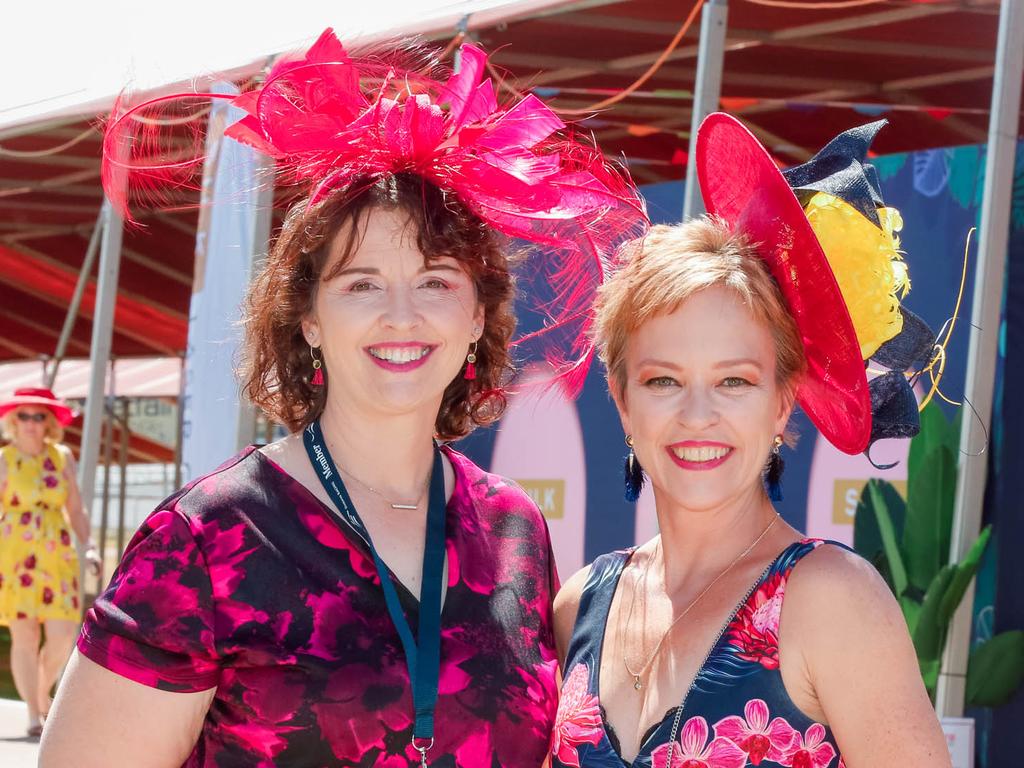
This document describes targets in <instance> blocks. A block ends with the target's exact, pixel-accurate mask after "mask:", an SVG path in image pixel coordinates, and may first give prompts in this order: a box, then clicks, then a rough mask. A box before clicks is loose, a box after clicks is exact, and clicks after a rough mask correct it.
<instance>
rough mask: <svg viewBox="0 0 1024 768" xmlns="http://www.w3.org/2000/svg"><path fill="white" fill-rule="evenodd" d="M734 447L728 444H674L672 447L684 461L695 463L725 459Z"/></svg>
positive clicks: (676, 455) (677, 456) (676, 454)
mask: <svg viewBox="0 0 1024 768" xmlns="http://www.w3.org/2000/svg"><path fill="white" fill-rule="evenodd" d="M731 450H732V448H729V447H727V446H724V445H723V446H710V445H701V446H681V445H674V446H672V447H671V451H672V453H674V454H675V457H676V458H677V459H682V460H683V461H688V462H692V463H694V464H698V463H703V462H706V461H718V460H719V459H724V458H725V457H726V456H728V455H729V452H730V451H731Z"/></svg>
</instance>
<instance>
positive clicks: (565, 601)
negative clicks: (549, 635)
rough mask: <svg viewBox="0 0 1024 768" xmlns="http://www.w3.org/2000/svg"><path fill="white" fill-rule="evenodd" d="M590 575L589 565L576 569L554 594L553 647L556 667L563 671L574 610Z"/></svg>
mask: <svg viewBox="0 0 1024 768" xmlns="http://www.w3.org/2000/svg"><path fill="white" fill-rule="evenodd" d="M589 576H590V566H589V565H587V566H584V567H583V568H581V569H580V570H578V571H576V573H574V574H573V575H572V576H571V577H570V578H569V580H568V581H567V582H565V584H563V585H562V588H561V589H560V590H558V594H557V595H556V596H555V605H554V614H555V647H556V648H557V649H558V667H559V669H561V670H562V671H563V672H564V671H565V656H566V654H567V653H568V652H569V641H570V640H571V639H572V630H573V627H574V626H575V625H576V612H577V611H578V610H579V607H580V596H581V595H582V594H583V587H585V586H586V584H587V578H588V577H589Z"/></svg>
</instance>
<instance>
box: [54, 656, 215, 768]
mask: <svg viewBox="0 0 1024 768" xmlns="http://www.w3.org/2000/svg"><path fill="white" fill-rule="evenodd" d="M215 690H216V689H215V688H211V689H209V690H206V691H201V692H199V693H171V692H169V691H162V690H159V689H157V688H151V687H149V686H146V685H142V684H141V683H136V682H133V681H131V680H129V679H127V678H125V677H121V676H120V675H117V674H115V673H113V672H111V671H109V670H107V669H105V668H104V667H101V666H100V665H99V664H96V663H95V662H93V661H90V660H89V659H87V658H86V657H84V656H82V655H81V654H79V653H78V652H77V651H75V652H74V653H73V654H72V656H71V661H70V662H69V663H68V667H67V671H66V672H65V673H64V677H63V678H62V680H61V684H60V686H59V687H58V689H57V698H56V699H55V700H54V702H53V708H52V709H51V710H50V716H49V717H48V718H47V721H46V728H45V729H44V730H43V740H42V743H41V745H40V751H39V766H40V768H51V767H52V768H64V767H65V766H69V765H74V766H76V768H107V766H112V765H124V766H128V765H130V766H132V767H133V768H179V767H180V766H181V765H182V764H183V763H184V762H185V760H186V759H187V758H188V756H189V754H190V753H191V752H192V748H193V746H194V745H195V743H196V740H197V739H198V738H199V732H200V730H201V729H202V727H203V719H204V718H205V717H206V711H207V710H208V709H209V708H210V702H211V701H212V700H213V694H214V691H215Z"/></svg>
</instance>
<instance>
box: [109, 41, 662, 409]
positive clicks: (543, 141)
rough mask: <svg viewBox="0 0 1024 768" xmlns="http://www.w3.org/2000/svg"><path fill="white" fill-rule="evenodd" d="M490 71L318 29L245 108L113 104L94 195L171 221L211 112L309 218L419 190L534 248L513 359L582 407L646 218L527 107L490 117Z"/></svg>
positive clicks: (173, 100)
mask: <svg viewBox="0 0 1024 768" xmlns="http://www.w3.org/2000/svg"><path fill="white" fill-rule="evenodd" d="M486 65H487V56H486V54H485V53H484V52H483V51H482V50H480V49H479V48H477V47H475V46H473V45H463V46H462V48H461V58H460V69H459V71H458V72H457V73H453V74H450V75H449V76H448V77H447V78H446V79H445V80H444V82H441V79H440V78H437V77H436V76H434V75H433V74H432V73H431V71H430V68H429V67H427V68H424V67H411V66H409V65H408V64H405V65H400V64H398V63H396V62H394V61H392V62H390V63H389V62H388V61H387V60H385V59H382V58H381V57H369V56H367V57H364V58H354V57H351V56H350V55H349V54H348V53H347V52H346V50H345V48H344V46H342V44H341V43H340V42H339V40H338V39H337V37H335V35H334V33H333V31H332V30H330V29H328V30H326V31H325V32H324V33H323V34H322V35H321V36H320V38H319V39H318V40H317V41H316V43H314V44H313V46H312V47H311V48H310V49H309V50H308V51H307V52H306V53H305V54H304V55H302V56H300V57H293V58H290V59H285V60H282V61H280V62H278V63H277V64H276V65H275V66H274V67H273V68H272V70H271V71H270V73H269V74H268V76H267V78H266V80H265V82H264V83H263V84H262V85H261V86H259V87H255V88H252V89H251V90H246V91H244V92H242V93H241V94H218V93H204V94H199V93H187V94H170V95H164V96H159V97H156V98H153V99H150V100H148V101H146V102H144V103H142V104H139V105H137V106H134V107H132V108H130V109H126V108H125V107H124V106H123V105H120V104H119V105H118V106H117V107H116V108H115V113H114V114H113V115H112V117H111V120H110V122H109V124H108V126H107V130H106V135H105V138H104V147H103V183H104V189H105V190H106V192H107V195H108V197H109V198H110V200H111V202H112V203H113V204H114V205H115V206H116V207H117V208H118V209H119V210H120V211H121V212H122V214H123V215H124V216H125V217H126V219H128V220H130V219H131V216H130V209H131V208H132V207H133V206H136V205H139V204H142V205H145V206H146V207H153V206H158V207H162V206H166V205H171V206H173V205H174V204H175V196H176V195H179V194H180V191H181V190H183V189H195V188H197V187H198V180H199V178H200V174H201V170H202V163H203V160H204V159H205V158H204V154H205V149H206V147H205V141H204V138H203V135H202V132H201V131H196V130H194V129H193V130H192V131H191V133H190V134H189V136H183V132H182V131H181V130H180V128H179V127H176V124H181V123H185V122H188V120H189V117H190V116H192V117H202V113H201V112H200V111H199V110H205V109H206V108H208V106H209V104H210V103H211V100H213V99H226V100H229V101H230V103H231V105H232V106H233V107H236V108H238V109H239V110H241V113H242V114H243V116H242V117H241V119H239V120H237V122H234V123H233V124H232V125H230V126H229V127H228V128H227V129H226V131H225V134H226V135H227V136H229V137H231V138H233V139H235V140H236V141H238V142H241V143H242V144H246V145H248V146H250V147H252V148H254V149H255V150H257V151H259V152H261V153H263V154H266V155H268V156H269V157H271V158H273V160H274V163H275V165H276V173H277V179H278V182H279V183H283V184H287V185H297V188H298V190H300V191H301V193H302V194H304V195H306V196H307V204H308V205H315V204H316V203H317V202H319V201H320V200H323V199H324V198H325V197H327V196H329V195H330V194H331V193H332V192H335V191H337V190H341V189H346V188H349V187H351V186H352V185H355V184H372V183H375V182H376V181H378V180H379V179H381V178H384V177H387V176H389V175H391V174H396V173H414V174H417V175H419V176H421V177H422V178H423V179H425V180H427V181H429V182H431V183H433V184H434V185H436V186H438V187H439V188H441V189H442V190H445V191H448V192H451V193H453V194H455V195H456V196H457V197H458V198H459V199H460V200H461V201H462V202H463V203H464V204H465V205H466V206H467V207H468V208H469V209H470V210H471V211H472V212H473V213H475V214H476V215H477V216H479V217H480V219H482V220H483V221H484V222H485V223H487V224H489V225H490V226H492V227H494V228H495V229H497V230H498V231H500V232H502V233H504V234H505V235H507V236H509V237H511V238H517V239H522V240H526V241H529V242H531V243H533V244H535V245H536V246H537V247H535V248H534V249H532V251H533V254H532V257H531V259H530V260H529V261H528V263H532V264H533V265H534V269H535V270H536V269H537V268H538V267H539V270H538V271H539V273H540V275H542V276H543V277H544V279H545V280H546V282H547V284H548V286H549V289H548V290H546V291H544V293H546V294H547V296H546V297H545V298H544V299H543V306H539V307H534V309H536V310H538V311H539V312H540V313H541V315H542V318H543V320H542V322H541V324H540V325H541V327H540V328H539V329H538V330H534V331H533V332H532V333H529V334H526V335H525V336H523V337H521V338H520V339H518V340H517V342H516V343H517V344H522V343H524V342H527V341H532V340H536V339H541V338H543V340H544V343H543V350H544V353H545V356H546V357H547V358H548V360H549V362H551V363H552V364H553V365H554V366H555V369H556V372H557V375H558V377H559V378H560V379H561V380H562V381H563V383H564V384H565V385H566V387H567V389H568V390H569V391H570V392H572V393H576V392H578V390H579V388H580V387H581V386H582V383H583V378H584V377H585V375H586V371H587V368H588V366H589V363H590V362H591V359H592V356H593V347H592V344H591V342H590V341H589V333H588V331H589V325H590V318H591V303H592V300H593V297H594V292H595V291H596V289H597V287H598V286H599V285H600V284H601V282H603V280H604V278H605V275H606V270H607V267H608V265H609V263H610V261H611V258H612V256H613V254H614V251H615V250H616V248H617V247H618V246H619V244H621V243H622V242H625V241H626V240H629V239H632V238H634V237H637V236H639V235H640V234H642V233H643V231H644V230H645V228H646V226H647V224H648V220H647V216H646V211H645V207H644V203H643V201H642V199H641V197H640V195H639V194H638V192H637V190H636V188H635V186H634V185H633V183H632V182H631V181H630V179H629V178H628V176H627V175H626V174H625V173H624V172H622V171H621V170H620V169H618V168H617V167H614V166H612V165H611V164H610V163H608V162H607V161H606V160H605V158H604V157H603V156H602V155H601V153H600V151H599V149H598V148H597V147H596V146H595V145H594V144H593V143H592V142H588V141H585V140H583V139H581V138H580V137H579V136H574V135H572V134H571V133H570V132H568V131H567V130H566V125H565V124H564V123H563V122H562V121H561V120H560V119H559V118H558V116H557V115H555V114H554V113H553V112H552V111H551V110H550V109H549V108H548V107H547V106H546V105H545V104H544V103H543V102H542V101H541V100H540V99H538V98H537V97H536V96H533V95H528V96H526V97H525V98H523V99H521V100H520V101H518V102H517V103H515V104H513V105H511V106H506V107H502V106H499V104H498V101H497V97H496V94H495V89H494V85H493V83H492V82H491V80H490V79H485V77H484V73H485V71H486ZM192 122H193V125H195V124H196V123H197V122H198V123H200V124H202V123H205V120H193V121H192ZM189 137H191V141H189ZM535 275H536V272H535Z"/></svg>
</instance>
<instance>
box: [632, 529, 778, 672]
mask: <svg viewBox="0 0 1024 768" xmlns="http://www.w3.org/2000/svg"><path fill="white" fill-rule="evenodd" d="M778 519H779V515H778V513H775V516H774V517H773V518H772V519H771V522H769V523H768V525H767V526H766V527H765V529H764V530H763V531H761V533H760V535H759V536H758V537H757V538H756V539H754V541H753V542H751V544H750V546H749V547H747V548H746V549H744V550H743V551H742V552H740V553H739V554H738V555H737V556H736V557H735V558H733V561H732V562H731V563H729V564H728V565H727V566H726V567H725V570H723V571H722V572H721V573H720V574H718V575H717V576H715V578H714V579H712V580H711V582H710V583H709V584H708V585H707V586H706V587H704V589H702V590H701V591H700V594H699V595H697V596H696V597H695V598H693V600H691V601H690V604H689V605H687V606H686V608H684V609H683V612H682V613H680V614H679V615H678V616H677V617H676V618H675V620H674V621H673V622H672V623H671V624H669V626H668V629H666V630H665V633H664V634H663V635H662V636H661V639H660V640H658V644H657V645H655V646H654V652H653V653H652V654H651V655H650V656H649V657H648V658H647V661H645V662H644V663H643V666H641V667H640V670H639V671H633V668H632V667H630V666H629V660H628V659H627V658H626V651H625V649H623V651H622V664H623V666H624V667H625V668H626V672H628V673H629V675H630V677H632V678H633V689H634V690H637V691H640V690H643V687H644V684H643V680H642V678H643V676H644V675H645V674H647V670H648V669H649V668H650V666H651V664H653V663H654V660H655V659H656V658H657V657H658V652H659V651H660V650H661V646H662V644H663V643H664V642H665V639H666V638H667V637H668V636H669V634H670V633H671V632H672V630H673V629H675V626H676V624H678V623H679V622H680V620H682V618H683V617H684V616H686V614H688V613H689V612H690V609H691V608H693V606H695V605H696V604H697V603H698V602H700V599H701V598H702V597H704V595H706V594H707V593H708V591H709V590H710V589H711V588H712V587H713V586H715V584H717V583H718V582H719V580H720V579H721V578H722V577H723V576H725V574H727V573H728V572H729V571H731V570H732V567H733V566H734V565H736V563H738V562H739V561H740V560H742V559H743V558H744V557H746V556H747V555H749V554H750V552H751V551H752V550H753V549H754V547H756V546H757V545H758V544H760V543H761V540H762V539H763V538H764V537H765V536H767V535H768V531H770V530H771V529H772V526H773V525H775V521H776V520H778ZM658 544H659V545H660V544H661V541H660V539H659V541H658ZM653 560H654V555H653V554H652V555H651V558H650V560H648V561H647V565H646V566H644V575H643V581H644V591H645V592H646V590H647V572H648V571H649V570H650V567H651V562H652V561H653ZM635 605H636V585H635V584H634V587H633V600H632V602H631V603H630V606H629V614H628V615H627V617H626V626H629V625H630V623H631V619H632V616H633V607H634V606H635ZM644 605H645V608H644V613H646V612H647V611H646V597H645V604H644Z"/></svg>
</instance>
